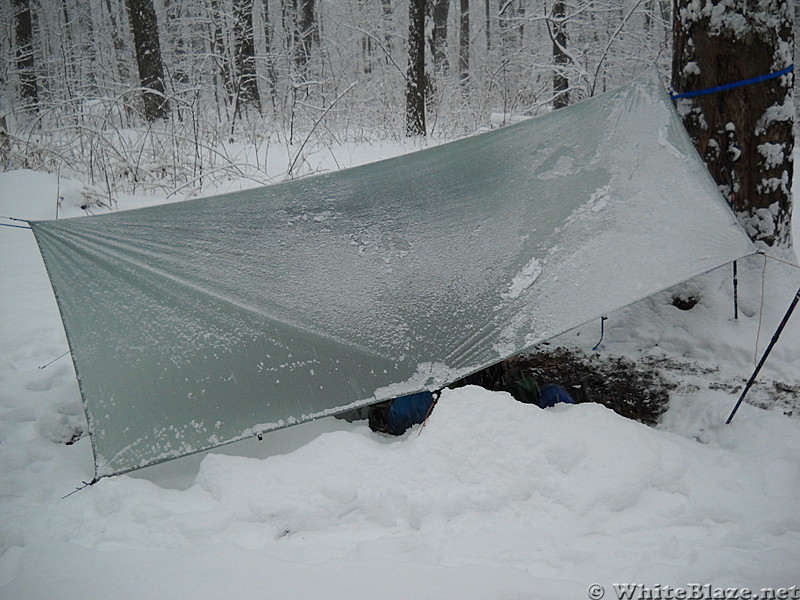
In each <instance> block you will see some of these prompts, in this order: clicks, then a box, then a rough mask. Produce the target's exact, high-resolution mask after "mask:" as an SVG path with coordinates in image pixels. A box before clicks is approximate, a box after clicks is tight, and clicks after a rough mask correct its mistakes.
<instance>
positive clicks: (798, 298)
mask: <svg viewBox="0 0 800 600" xmlns="http://www.w3.org/2000/svg"><path fill="white" fill-rule="evenodd" d="M798 302H800V288H798V289H797V293H796V294H795V295H794V298H793V299H792V303H791V304H790V305H789V308H788V310H787V311H786V314H785V315H783V320H782V321H781V324H780V325H778V328H777V329H776V330H775V333H774V334H773V335H772V339H771V340H770V341H769V345H768V346H767V349H766V350H764V354H763V355H762V356H761V360H760V361H758V364H757V365H756V370H755V371H753V374H752V375H751V376H750V379H749V380H748V382H747V384H746V385H745V386H744V390H742V395H741V396H739V401H738V402H737V403H736V406H734V407H733V410H732V411H731V414H730V415H729V416H728V420H727V421H725V424H726V425H727V424H729V423H730V422H731V421H732V420H733V415H735V414H736V411H737V410H739V406H740V405H741V404H742V401H743V400H744V397H745V396H746V395H747V392H749V391H750V388H751V387H752V385H753V383H754V382H755V380H756V377H758V372H759V371H760V370H761V367H762V366H764V363H765V362H766V360H767V357H768V356H769V353H770V352H771V351H772V347H773V346H774V345H775V342H777V341H778V338H779V337H780V336H781V333H782V332H783V328H784V327H786V323H787V322H788V321H789V317H790V316H792V312H793V311H794V308H795V306H797V303H798Z"/></svg>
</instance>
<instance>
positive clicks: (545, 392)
mask: <svg viewBox="0 0 800 600" xmlns="http://www.w3.org/2000/svg"><path fill="white" fill-rule="evenodd" d="M560 403H564V404H575V400H573V399H572V396H570V395H569V392H568V391H567V390H565V389H564V388H563V387H561V386H560V385H558V384H555V383H546V384H544V385H543V386H541V387H540V388H539V406H540V407H541V408H550V407H551V406H555V405H556V404H560Z"/></svg>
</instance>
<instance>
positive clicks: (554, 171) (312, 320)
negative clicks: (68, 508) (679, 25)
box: [31, 70, 753, 477]
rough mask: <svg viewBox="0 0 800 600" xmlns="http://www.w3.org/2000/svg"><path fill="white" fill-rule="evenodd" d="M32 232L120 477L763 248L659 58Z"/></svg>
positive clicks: (465, 364) (545, 335)
mask: <svg viewBox="0 0 800 600" xmlns="http://www.w3.org/2000/svg"><path fill="white" fill-rule="evenodd" d="M31 225H32V227H33V231H34V234H35V236H36V239H37V241H38V243H39V246H40V249H41V253H42V256H43V258H44V261H45V264H46V266H47V270H48V273H49V275H50V278H51V282H52V284H53V289H54V291H55V295H56V299H57V301H58V305H59V308H60V311H61V316H62V319H63V322H64V328H65V331H66V333H67V337H68V340H69V345H70V349H71V351H72V358H73V361H74V364H75V369H76V372H77V375H78V380H79V384H80V390H81V394H82V397H83V402H84V406H85V409H86V414H87V418H88V425H89V432H90V434H91V439H92V445H93V449H94V453H95V460H96V465H95V468H96V476H97V477H102V476H107V475H112V474H117V473H123V472H126V471H130V470H133V469H137V468H140V467H144V466H147V465H151V464H154V463H158V462H161V461H164V460H168V459H171V458H175V457H178V456H182V455H185V454H189V453H193V452H197V451H200V450H204V449H208V448H212V447H214V446H218V445H221V444H224V443H228V442H231V441H235V440H238V439H242V438H245V437H249V436H252V435H254V434H257V433H262V432H266V431H269V430H272V429H277V428H280V427H286V426H288V425H292V424H293V423H299V422H301V421H306V420H309V419H313V418H316V417H320V416H323V415H328V414H332V413H336V412H340V411H343V410H345V409H348V408H354V407H357V406H362V405H365V404H368V403H373V402H376V401H379V400H384V399H388V398H393V397H397V396H401V395H406V394H412V393H415V392H419V391H422V390H426V389H428V390H430V389H435V388H440V387H442V386H444V385H445V384H447V383H449V382H451V381H454V380H456V379H458V378H460V377H462V376H464V375H467V374H469V373H472V372H474V371H476V370H479V369H481V368H483V367H486V366H488V365H491V364H494V363H497V362H498V361H500V360H502V359H503V358H506V357H508V356H510V355H513V354H515V353H518V352H520V351H522V350H524V349H526V348H529V347H531V346H533V345H535V344H537V343H538V342H541V341H543V340H546V339H549V338H551V337H553V336H555V335H557V334H559V333H561V332H564V331H567V330H569V329H571V328H573V327H575V326H577V325H579V324H582V323H584V322H586V321H588V320H591V319H594V318H598V317H600V316H601V315H602V314H604V313H607V312H609V311H612V310H614V309H616V308H618V307H622V306H625V305H627V304H630V303H632V302H634V301H636V300H639V299H641V298H644V297H646V296H649V295H651V294H653V293H655V292H657V291H659V290H662V289H665V288H667V287H669V286H672V285H674V284H676V283H678V282H681V281H684V280H686V279H688V278H691V277H692V276H694V275H697V274H700V273H703V272H706V271H709V270H711V269H714V268H715V267H718V266H720V265H723V264H726V263H728V262H729V261H732V260H734V259H736V258H739V257H741V256H743V255H747V254H750V253H752V252H753V247H752V245H751V244H750V242H749V240H748V239H747V237H746V236H745V235H744V233H743V232H742V230H741V229H740V227H739V226H738V225H737V223H736V220H735V218H734V216H733V214H732V213H731V211H730V210H729V209H728V207H727V205H726V204H725V202H724V200H723V198H722V197H721V196H720V194H719V192H718V191H717V188H716V186H715V184H714V182H713V181H712V180H711V178H710V177H709V175H708V173H707V172H706V169H705V167H704V165H703V163H702V162H701V161H700V159H699V158H698V156H697V154H696V152H695V150H694V148H693V147H692V144H691V142H690V140H689V139H688V137H687V135H686V133H685V131H684V129H683V127H682V125H681V122H680V119H679V118H678V116H677V115H676V113H675V111H674V109H673V107H672V105H671V104H670V100H669V97H668V95H667V93H666V92H665V90H664V89H663V87H662V85H661V83H660V81H659V78H658V75H657V73H656V72H655V71H654V70H651V71H650V72H649V73H648V74H646V75H645V76H644V77H642V78H640V79H638V80H636V81H634V82H632V83H631V84H629V85H627V86H625V87H623V88H621V89H618V90H616V91H613V92H610V93H607V94H605V95H603V96H599V97H596V98H593V99H590V100H587V101H585V102H583V103H580V104H577V105H575V106H572V107H569V108H565V109H561V110H558V111H555V112H552V113H549V114H547V115H545V116H542V117H540V118H536V119H531V120H528V121H526V122H523V123H520V124H517V125H514V126H510V127H505V128H502V129H498V130H495V131H490V132H487V133H484V134H481V135H477V136H474V137H471V138H467V139H463V140H460V141H456V142H452V143H448V144H444V145H441V146H437V147H433V148H430V149H426V150H422V151H420V152H416V153H413V154H410V155H405V156H401V157H398V158H394V159H391V160H386V161H382V162H377V163H373V164H368V165H364V166H361V167H357V168H353V169H349V170H343V171H339V172H333V173H327V174H323V175H319V176H316V177H310V178H306V179H301V180H297V181H291V182H286V183H282V184H278V185H273V186H270V187H263V188H258V189H251V190H247V191H243V192H239V193H232V194H225V195H220V196H215V197H207V198H201V199H196V200H189V201H184V202H178V203H172V204H164V205H160V206H154V207H150V208H144V209H138V210H131V211H120V212H114V213H110V214H105V215H101V216H95V217H85V218H75V219H65V220H59V221H46V222H45V221H42V222H34V223H32V224H31Z"/></svg>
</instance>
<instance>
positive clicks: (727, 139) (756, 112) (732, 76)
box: [672, 0, 795, 246]
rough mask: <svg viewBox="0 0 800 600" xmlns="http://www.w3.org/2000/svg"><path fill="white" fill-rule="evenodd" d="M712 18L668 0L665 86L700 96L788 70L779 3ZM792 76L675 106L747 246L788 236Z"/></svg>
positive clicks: (784, 5) (781, 241)
mask: <svg viewBox="0 0 800 600" xmlns="http://www.w3.org/2000/svg"><path fill="white" fill-rule="evenodd" d="M716 9H717V10H718V11H720V12H715V13H714V16H713V21H712V16H711V15H710V14H708V13H706V12H705V11H701V12H697V11H695V10H694V5H693V4H692V2H691V0H675V11H674V14H675V27H674V34H673V35H674V39H673V42H674V47H673V63H672V86H673V88H674V89H675V90H676V91H677V92H688V91H695V90H705V89H709V88H713V87H715V86H719V85H723V84H729V83H734V82H739V81H743V80H746V79H750V78H753V77H757V76H760V75H765V74H768V73H772V72H775V71H779V70H782V69H784V68H786V67H788V66H789V65H790V64H791V62H792V50H791V49H792V46H793V43H792V42H793V32H792V14H791V8H790V6H789V4H788V2H786V1H785V0H769V1H768V2H764V3H761V4H759V5H754V4H753V3H751V2H747V1H746V0H735V1H734V2H731V3H729V4H719V5H718V6H717V7H716ZM792 87H793V77H792V74H788V75H785V76H783V77H779V78H775V79H771V80H768V81H762V82H759V83H754V84H750V85H745V86H742V87H737V88H735V89H730V90H727V91H721V92H717V93H711V94H706V95H700V96H697V97H694V98H685V99H679V100H678V101H677V102H678V111H679V112H680V114H681V115H682V117H683V122H684V125H685V126H686V129H687V131H688V132H689V135H690V136H691V138H692V140H693V141H694V144H695V146H696V147H697V150H698V152H699V153H700V155H701V156H702V157H703V159H704V160H705V162H706V165H707V166H708V169H709V171H710V172H711V175H712V176H713V177H714V180H715V181H716V182H717V185H718V186H719V188H720V190H721V192H722V193H723V195H724V196H725V197H726V198H727V199H728V202H729V203H730V205H731V207H732V208H733V210H734V212H735V213H736V215H737V216H738V217H739V220H740V222H741V223H742V224H743V225H744V227H745V228H746V229H747V232H748V234H749V235H750V237H751V238H752V239H753V240H754V241H758V242H763V243H764V244H766V245H767V246H775V245H779V246H786V245H788V244H789V243H790V236H791V187H792V150H793V146H794V136H793V121H794V111H795V108H794V102H793V93H792Z"/></svg>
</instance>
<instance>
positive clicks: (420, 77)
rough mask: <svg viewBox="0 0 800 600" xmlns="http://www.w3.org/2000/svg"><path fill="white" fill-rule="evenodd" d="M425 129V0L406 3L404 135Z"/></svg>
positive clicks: (424, 133) (423, 132)
mask: <svg viewBox="0 0 800 600" xmlns="http://www.w3.org/2000/svg"><path fill="white" fill-rule="evenodd" d="M426 133H427V131H426V129H425V0H410V1H409V4H408V74H407V76H406V135H408V136H414V135H426Z"/></svg>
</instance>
